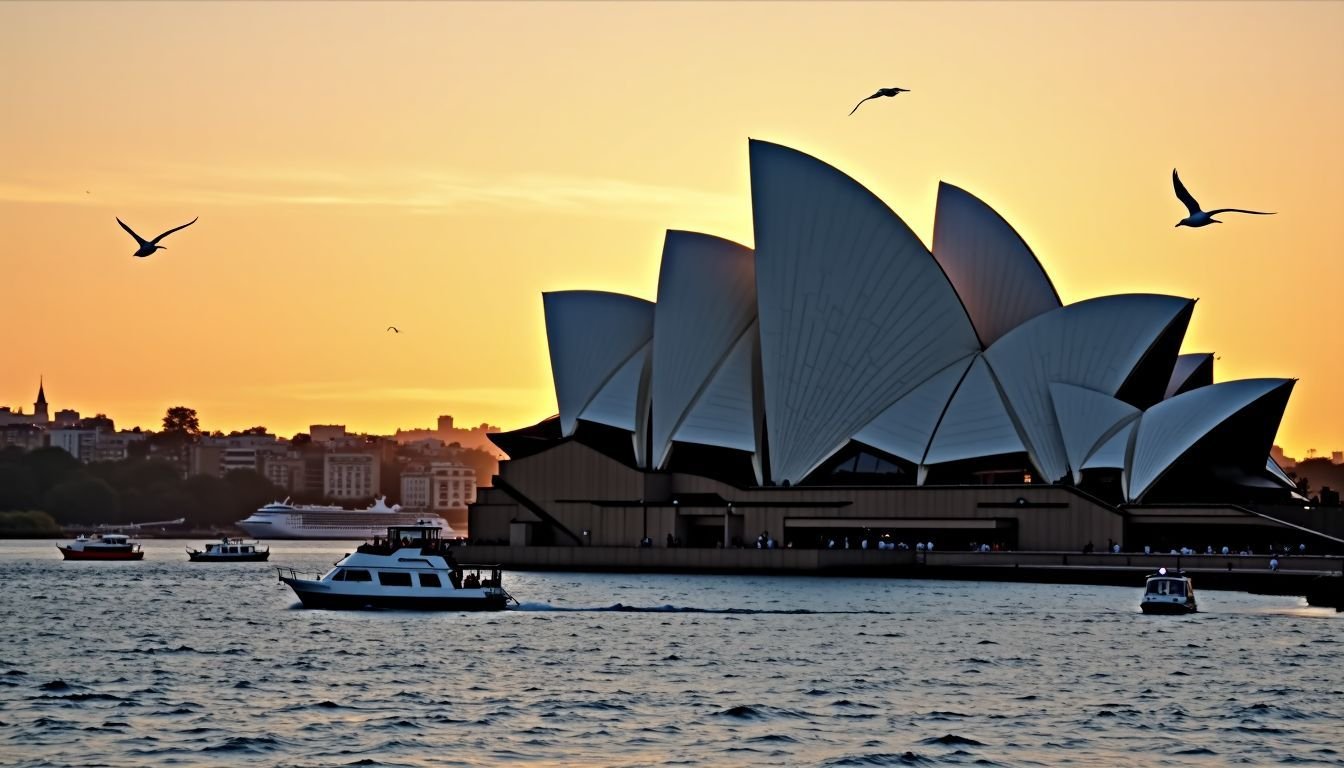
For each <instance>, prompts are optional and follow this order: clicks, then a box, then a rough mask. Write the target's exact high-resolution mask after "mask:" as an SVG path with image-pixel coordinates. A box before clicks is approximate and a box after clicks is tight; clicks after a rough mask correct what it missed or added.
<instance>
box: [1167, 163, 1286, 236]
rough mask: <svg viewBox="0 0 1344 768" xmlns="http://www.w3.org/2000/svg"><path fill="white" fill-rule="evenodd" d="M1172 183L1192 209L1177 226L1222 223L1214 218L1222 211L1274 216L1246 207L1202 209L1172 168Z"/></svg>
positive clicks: (1201, 225)
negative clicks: (1249, 209)
mask: <svg viewBox="0 0 1344 768" xmlns="http://www.w3.org/2000/svg"><path fill="white" fill-rule="evenodd" d="M1171 183H1172V185H1173V186H1175V187H1176V196H1177V197H1179V198H1180V199H1181V202H1182V203H1185V207H1186V208H1189V209H1190V215H1189V216H1186V217H1185V218H1184V219H1181V220H1180V221H1178V222H1176V226H1178V227H1179V226H1181V225H1182V224H1184V225H1185V226H1187V227H1204V226H1208V225H1209V224H1222V223H1223V222H1221V221H1219V220H1217V219H1215V218H1213V217H1214V216H1216V215H1217V214H1220V213H1254V214H1255V215H1256V216H1273V215H1274V213H1273V212H1272V211H1248V210H1246V209H1245V208H1217V209H1214V210H1212V211H1202V210H1200V208H1199V203H1198V202H1197V201H1196V200H1195V197H1194V195H1191V194H1190V192H1189V190H1187V189H1186V188H1185V185H1184V184H1182V183H1181V177H1180V176H1177V175H1176V169H1175V168H1172V169H1171Z"/></svg>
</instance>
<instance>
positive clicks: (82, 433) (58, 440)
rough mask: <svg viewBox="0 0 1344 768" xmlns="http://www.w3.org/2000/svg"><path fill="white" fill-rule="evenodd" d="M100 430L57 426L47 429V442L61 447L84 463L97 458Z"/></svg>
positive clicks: (52, 445)
mask: <svg viewBox="0 0 1344 768" xmlns="http://www.w3.org/2000/svg"><path fill="white" fill-rule="evenodd" d="M97 443H98V430H96V429H81V428H79V427H56V428H53V429H48V430H47V444H48V445H50V446H51V447H53V448H60V449H61V450H63V451H65V452H66V453H68V454H70V455H71V456H74V457H75V458H76V459H79V460H80V461H82V462H84V463H86V464H87V463H88V462H90V461H94V460H95V454H96V450H95V447H96V446H97Z"/></svg>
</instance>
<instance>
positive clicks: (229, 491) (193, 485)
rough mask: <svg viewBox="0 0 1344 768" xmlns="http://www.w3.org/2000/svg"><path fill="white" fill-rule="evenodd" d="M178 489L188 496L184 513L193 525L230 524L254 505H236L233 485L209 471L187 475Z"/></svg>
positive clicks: (244, 514) (242, 516)
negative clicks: (247, 506) (208, 473)
mask: <svg viewBox="0 0 1344 768" xmlns="http://www.w3.org/2000/svg"><path fill="white" fill-rule="evenodd" d="M182 492H183V493H184V494H185V495H186V496H187V498H189V499H190V500H191V502H190V505H189V507H188V509H187V510H186V512H185V516H186V518H187V522H188V523H190V524H192V525H193V526H205V527H212V526H225V525H232V524H233V523H235V522H237V521H239V520H242V519H243V518H245V517H247V515H248V514H250V513H251V512H252V510H254V509H256V507H252V508H251V509H247V508H245V507H241V508H240V505H239V503H238V494H237V493H236V492H235V491H234V487H233V486H232V485H230V484H229V483H227V482H225V481H224V480H222V479H220V478H218V477H214V476H212V475H192V476H191V477H188V478H187V479H186V480H184V481H183V482H182ZM258 506H260V505H258Z"/></svg>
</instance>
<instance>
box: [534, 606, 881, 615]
mask: <svg viewBox="0 0 1344 768" xmlns="http://www.w3.org/2000/svg"><path fill="white" fill-rule="evenodd" d="M509 610H511V611H535V612H547V611H550V612H556V613H706V614H723V615H729V616H757V615H765V616H769V615H779V616H811V615H818V616H823V615H836V614H863V615H876V614H890V613H894V611H813V610H808V609H806V608H791V609H790V608H695V607H691V606H683V605H651V606H641V605H624V604H622V603H616V604H615V605H608V606H596V607H584V606H578V607H575V606H567V605H566V606H560V605H551V604H550V603H519V604H518V605H516V606H514V607H512V608H510V609H509Z"/></svg>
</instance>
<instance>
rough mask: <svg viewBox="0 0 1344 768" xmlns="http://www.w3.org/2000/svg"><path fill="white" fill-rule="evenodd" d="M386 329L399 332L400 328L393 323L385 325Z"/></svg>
mask: <svg viewBox="0 0 1344 768" xmlns="http://www.w3.org/2000/svg"><path fill="white" fill-rule="evenodd" d="M387 330H389V331H392V332H393V333H401V329H400V328H398V327H397V326H395V325H389V326H387Z"/></svg>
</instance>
